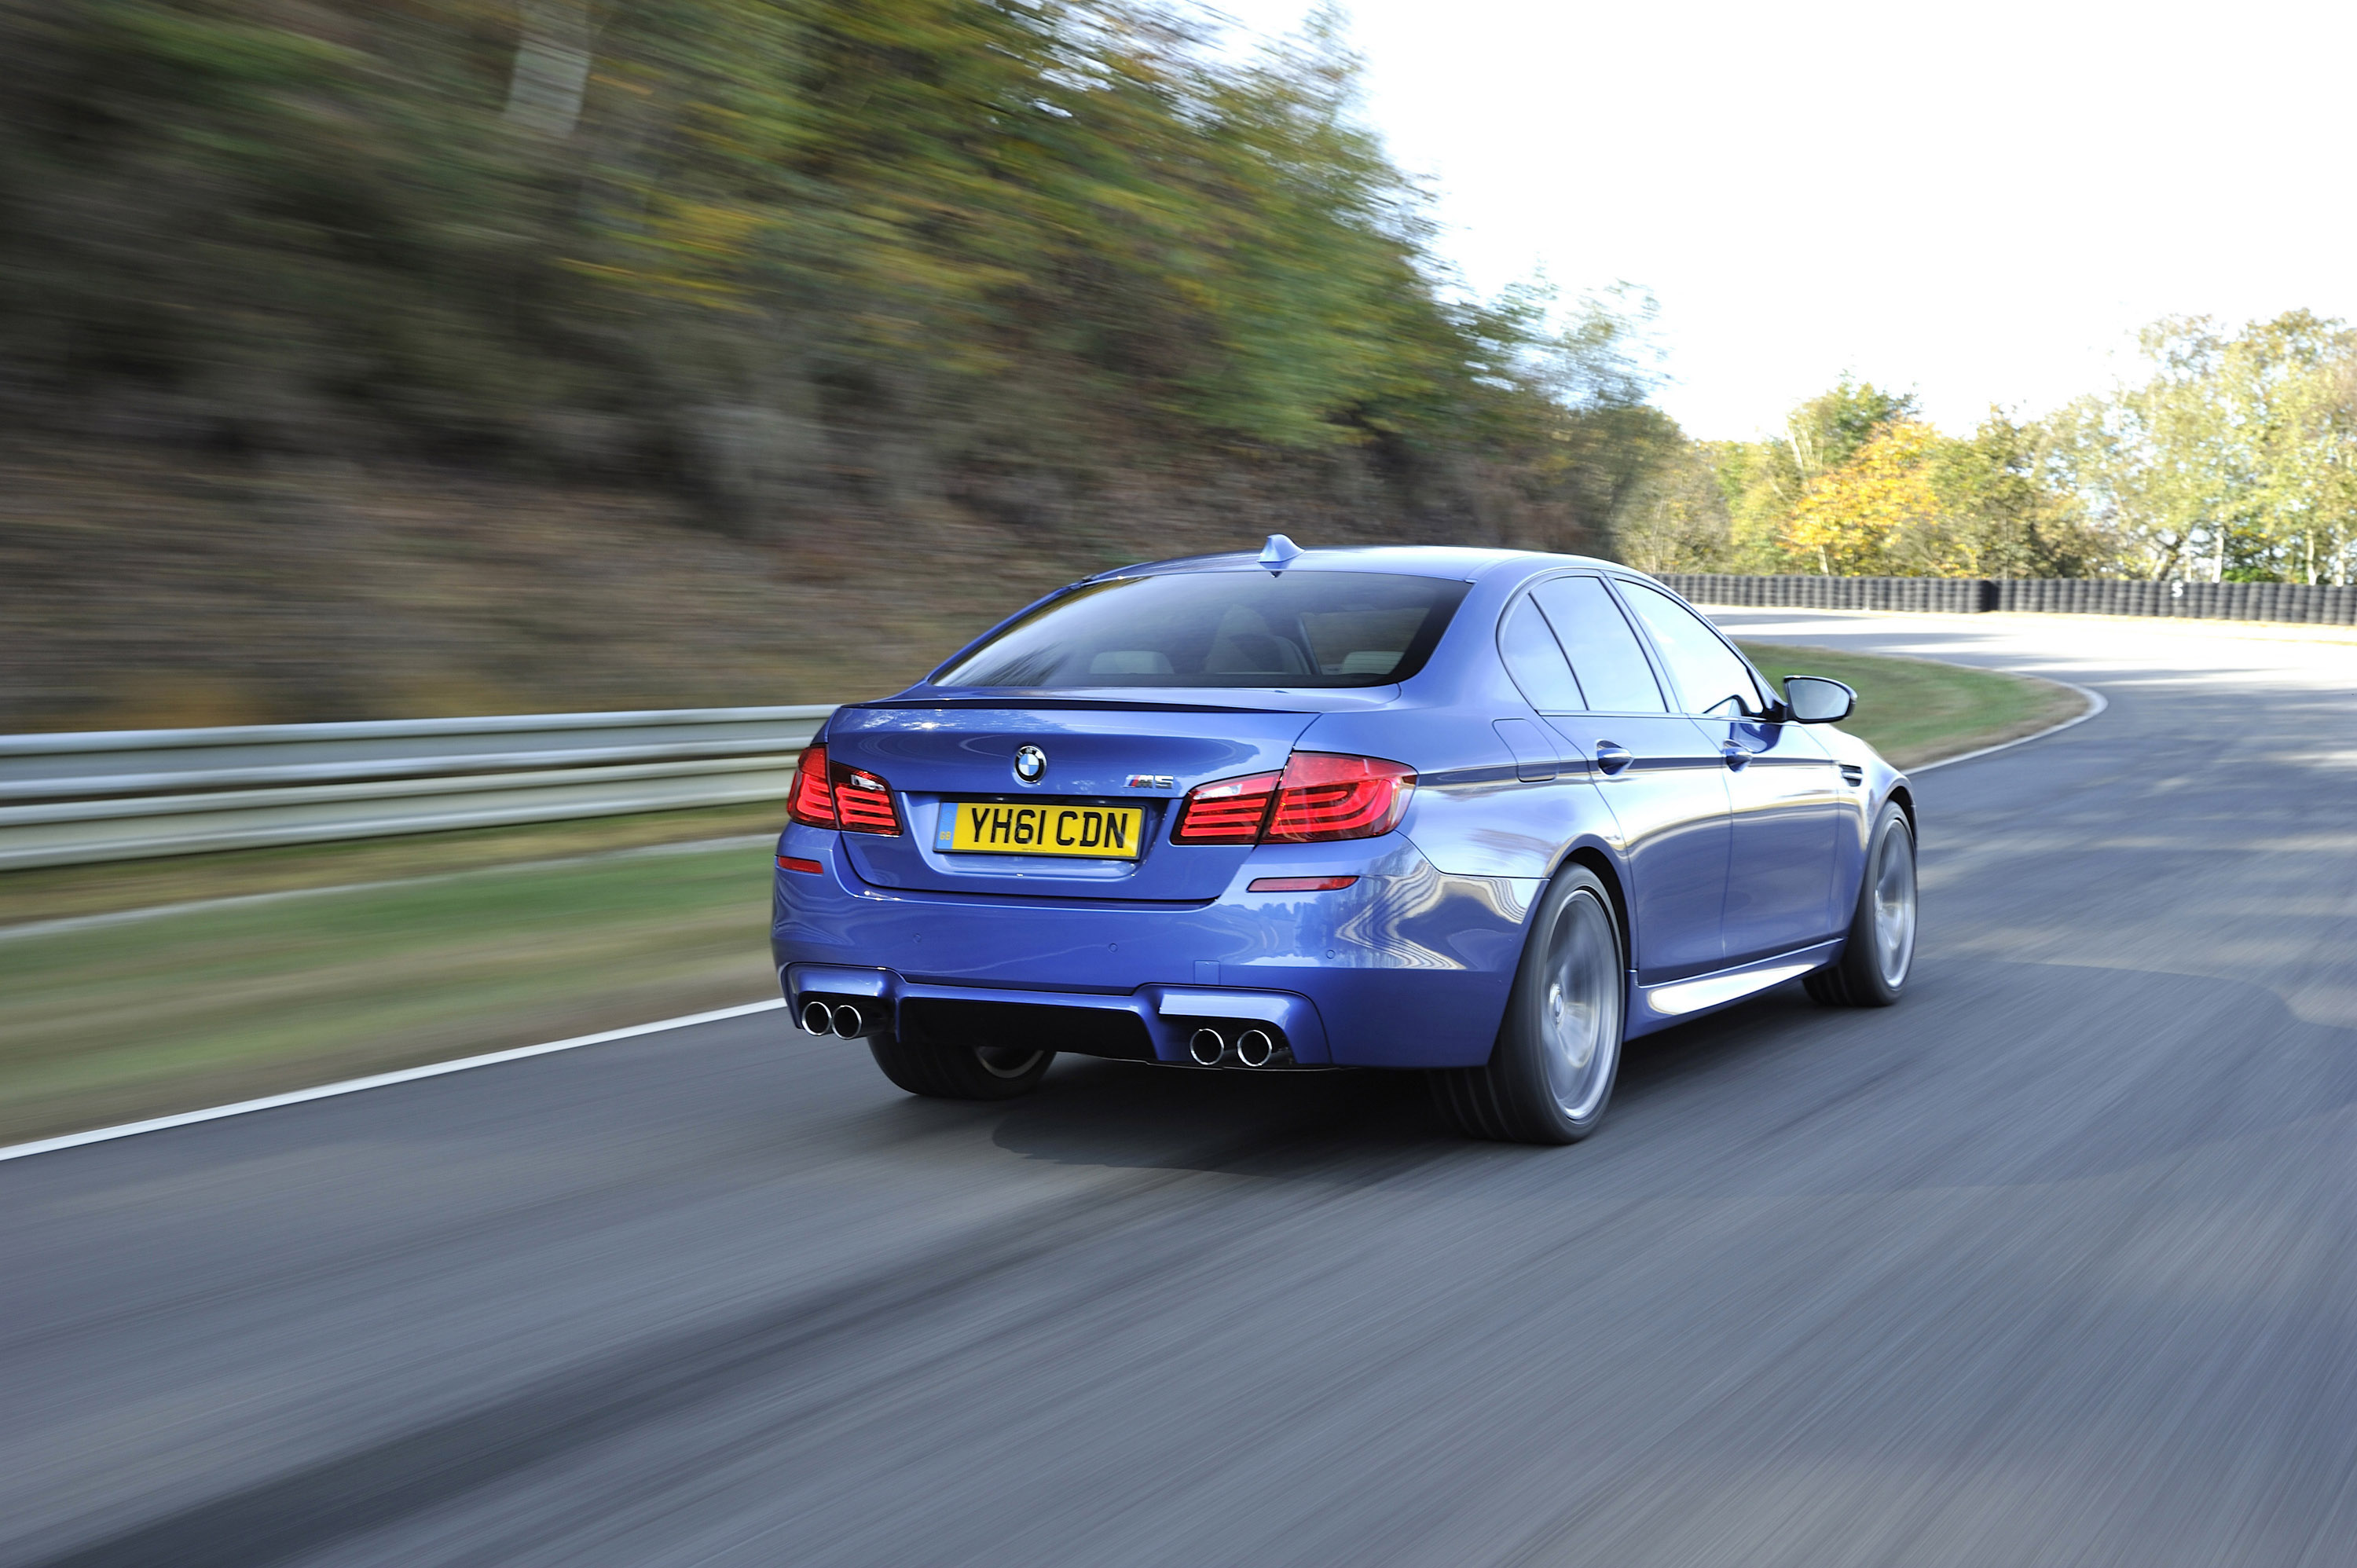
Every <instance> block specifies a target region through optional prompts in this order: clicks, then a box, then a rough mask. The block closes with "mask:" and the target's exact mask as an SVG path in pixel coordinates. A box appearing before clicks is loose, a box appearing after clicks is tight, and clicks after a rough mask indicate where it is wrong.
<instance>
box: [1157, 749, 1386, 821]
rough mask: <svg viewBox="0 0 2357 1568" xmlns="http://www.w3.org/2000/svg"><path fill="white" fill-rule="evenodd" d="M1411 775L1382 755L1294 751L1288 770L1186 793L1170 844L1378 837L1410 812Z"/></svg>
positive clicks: (1219, 783) (1260, 774)
mask: <svg viewBox="0 0 2357 1568" xmlns="http://www.w3.org/2000/svg"><path fill="white" fill-rule="evenodd" d="M1414 792H1415V769H1414V768H1409V767H1406V766H1405V765H1404V764H1402V763H1397V762H1386V761H1384V760H1383V758H1381V757H1341V756H1337V755H1335V754H1333V753H1331V752H1323V751H1297V752H1295V753H1294V754H1293V755H1292V756H1291V757H1288V758H1286V764H1285V771H1284V772H1283V773H1281V774H1278V773H1253V774H1248V775H1246V776H1244V777H1243V778H1241V779H1219V780H1217V781H1215V782H1213V783H1210V784H1200V785H1197V786H1196V787H1195V788H1194V789H1189V791H1188V792H1187V799H1186V800H1185V802H1184V803H1182V804H1181V805H1180V806H1179V821H1178V822H1177V824H1176V825H1175V826H1174V827H1173V828H1172V829H1171V831H1170V842H1171V843H1327V842H1329V841H1330V840H1334V839H1371V838H1381V837H1382V836H1383V834H1385V833H1387V832H1391V831H1392V830H1393V829H1394V828H1395V827H1397V826H1399V824H1400V819H1401V818H1402V817H1404V816H1405V815H1406V814H1407V801H1408V797H1409V796H1410V795H1411V794H1413V793H1414Z"/></svg>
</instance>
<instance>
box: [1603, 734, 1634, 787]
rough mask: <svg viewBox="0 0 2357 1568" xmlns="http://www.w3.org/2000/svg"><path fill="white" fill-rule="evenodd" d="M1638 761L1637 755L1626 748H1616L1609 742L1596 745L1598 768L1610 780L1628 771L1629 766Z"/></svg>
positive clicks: (1604, 741)
mask: <svg viewBox="0 0 2357 1568" xmlns="http://www.w3.org/2000/svg"><path fill="white" fill-rule="evenodd" d="M1636 760H1637V754H1636V753H1635V752H1633V751H1631V750H1630V749H1629V748H1628V747H1627V746H1615V745H1613V744H1612V743H1611V742H1610V741H1609V740H1599V741H1598V742H1597V743H1596V766H1597V767H1598V768H1601V769H1603V771H1604V773H1605V775H1606V777H1608V778H1609V777H1610V776H1611V775H1613V774H1616V773H1621V772H1625V771H1627V769H1628V767H1629V765H1630V764H1631V763H1632V762H1634V761H1636Z"/></svg>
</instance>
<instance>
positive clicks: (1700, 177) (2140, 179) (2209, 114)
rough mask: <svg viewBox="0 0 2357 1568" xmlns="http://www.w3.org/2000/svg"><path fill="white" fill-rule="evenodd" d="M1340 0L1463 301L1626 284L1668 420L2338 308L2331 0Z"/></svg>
mask: <svg viewBox="0 0 2357 1568" xmlns="http://www.w3.org/2000/svg"><path fill="white" fill-rule="evenodd" d="M1213 3H1214V4H1216V5H1217V6H1218V8H1219V9H1221V10H1222V11H1223V12H1225V13H1226V14H1227V15H1229V16H1232V17H1235V18H1237V19H1238V20H1239V21H1241V22H1242V23H1243V24H1244V25H1245V26H1246V27H1250V28H1252V29H1254V30H1256V31H1260V32H1265V33H1271V34H1275V33H1282V32H1285V31H1287V30H1289V29H1291V28H1294V27H1297V26H1298V24H1299V22H1300V20H1301V18H1302V16H1303V15H1304V14H1305V13H1306V12H1307V11H1308V9H1309V6H1308V5H1307V4H1305V0H1213ZM1346 8H1347V12H1348V14H1349V16H1350V17H1351V28H1350V35H1351V39H1352V42H1353V43H1354V45H1355V46H1356V47H1357V48H1358V49H1359V50H1360V52H1361V54H1363V55H1364V56H1365V58H1366V61H1367V68H1368V77H1367V81H1368V89H1369V102H1368V106H1367V109H1368V117H1369V119H1370V120H1371V121H1372V124H1374V126H1375V127H1376V129H1378V130H1379V131H1381V132H1382V133H1383V136H1384V138H1385V141H1386V142H1387V144H1388V145H1389V146H1390V149H1391V153H1392V156H1393V158H1394V161H1395V162H1397V163H1399V164H1400V165H1401V166H1403V167H1405V169H1407V170H1408V171H1409V172H1410V173H1412V174H1416V175H1420V176H1423V177H1426V179H1427V180H1429V182H1430V183H1431V185H1432V186H1433V188H1435V190H1436V191H1437V193H1438V195H1439V198H1440V201H1439V207H1438V216H1439V218H1440V219H1441V220H1442V221H1443V222H1444V223H1445V224H1446V225H1447V229H1446V231H1445V232H1444V234H1443V237H1442V241H1441V245H1442V248H1443V250H1444V251H1445V252H1447V253H1448V255H1449V256H1451V257H1452V258H1453V259H1454V260H1455V261H1456V263H1458V265H1459V266H1460V267H1461V268H1462V269H1463V271H1464V273H1465V274H1466V276H1467V278H1468V279H1469V281H1470V282H1471V283H1472V284H1473V285H1474V286H1476V287H1477V288H1479V289H1480V290H1482V291H1483V292H1485V293H1488V292H1493V291H1495V290H1496V289H1497V288H1498V287H1500V286H1501V285H1504V284H1507V283H1510V282H1512V281H1514V280H1515V279H1517V278H1523V277H1527V276H1529V275H1530V274H1532V273H1533V272H1534V270H1535V269H1537V268H1540V267H1544V269H1545V271H1546V273H1547V274H1548V276H1549V277H1550V278H1552V279H1553V280H1554V282H1555V284H1556V285H1559V286H1560V287H1561V288H1562V289H1563V290H1564V292H1565V293H1566V294H1576V293H1577V292H1578V291H1580V290H1583V289H1589V288H1595V287H1598V286H1600V285H1608V284H1610V283H1611V282H1613V281H1614V280H1615V279H1620V278H1625V279H1629V280H1631V281H1632V282H1635V283H1639V284H1641V285H1645V286H1647V287H1648V288H1650V289H1651V290H1652V292H1653V294H1654V295H1656V297H1658V298H1659V300H1660V302H1661V307H1662V314H1661V323H1660V325H1661V342H1662V344H1663V347H1664V348H1665V349H1666V351H1667V361H1666V368H1667V370H1668V371H1669V372H1670V374H1671V375H1672V376H1673V377H1674V378H1675V380H1674V383H1673V384H1672V385H1670V386H1668V387H1666V388H1664V389H1663V392H1662V393H1661V396H1660V400H1659V401H1660V402H1661V403H1662V404H1663V406H1664V407H1665V408H1667V409H1668V410H1669V411H1670V413H1673V414H1674V415H1675V416H1676V417H1677V418H1678V420H1679V421H1680V422H1681V423H1683V424H1684V425H1685V426H1686V427H1687V429H1688V430H1689V432H1691V433H1692V434H1694V435H1699V436H1706V437H1720V436H1742V435H1755V434H1757V433H1759V432H1760V431H1762V430H1765V429H1769V428H1771V427H1773V426H1775V425H1777V424H1780V423H1781V419H1782V416H1783V413H1784V412H1785V410H1786V409H1788V408H1789V407H1790V406H1791V405H1792V404H1793V403H1797V402H1799V401H1800V400H1801V399H1803V398H1804V397H1807V396H1809V395H1810V394H1812V393H1813V392H1818V391H1821V390H1823V389H1824V388H1825V387H1827V386H1829V385H1831V384H1832V383H1833V381H1834V380H1835V378H1836V377H1837V376H1839V375H1840V374H1841V373H1842V372H1843V371H1845V370H1848V371H1856V372H1857V374H1858V375H1859V376H1860V377H1862V378H1864V379H1866V380H1867V381H1874V382H1877V383H1878V384H1882V385H1889V386H1895V387H1899V388H1902V389H1903V388H1913V389H1915V390H1916V391H1917V392H1919V393H1920V395H1921V398H1922V402H1923V406H1924V408H1925V410H1926V411H1927V412H1928V413H1930V414H1931V416H1932V418H1933V419H1934V420H1935V421H1937V422H1938V423H1939V424H1942V425H1943V426H1944V427H1946V428H1948V429H1950V430H1962V429H1965V428H1968V427H1970V426H1971V425H1972V424H1974V423H1975V422H1976V421H1977V420H1978V419H1979V417H1980V416H1981V414H1982V413H1983V412H1984V411H1985V410H1986V408H1987V406H1988V405H1989V404H1990V403H2004V404H2007V405H2008V406H2011V407H2014V408H2017V409H2019V410H2024V411H2027V412H2029V413H2042V412H2044V411H2045V410H2047V409H2049V408H2050V407H2052V406H2053V405H2054V404H2056V403H2061V402H2062V401H2064V400H2066V399H2068V398H2070V397H2072V396H2073V395H2074V394H2076V393H2078V392H2083V391H2093V390H2095V389H2097V388H2099V387H2102V386H2104V385H2107V384H2109V383H2110V381H2112V380H2113V379H2114V377H2115V375H2116V374H2118V373H2122V372H2124V371H2126V370H2128V369H2130V368H2131V367H2130V366H2129V365H2128V364H2127V356H2126V352H2124V350H2125V349H2126V348H2127V347H2128V345H2129V343H2130V337H2131V334H2133V332H2134V331H2135V329H2136V328H2137V327H2139V326H2141V325H2143V324H2144V323H2146V322H2148V321H2151V320H2153V319H2155V318H2157V317H2161V316H2165V315H2173V314H2188V315H2198V314H2208V315H2214V316H2219V317H2225V318H2227V319H2229V320H2232V321H2235V322H2240V321H2243V320H2246V319H2251V318H2255V317H2269V316H2274V315H2276V314H2278V313H2280V312H2282V311H2284V310H2287V309H2291V308H2294V307H2296V306H2306V307H2308V308H2309V309H2312V310H2315V311H2317V312H2318V313H2319V314H2321V315H2326V316H2340V317H2357V188H2352V152H2357V120H2352V105H2357V5H2349V4H2347V0H2311V3H2309V4H2307V5H2287V4H2282V3H2280V0H2237V3H2234V4H2221V3H2215V0H2213V3H2212V4H2210V5H2202V6H2191V5H2167V4H2152V5H2096V4H2088V3H2086V0H2043V3H2029V4H2025V3H2023V0H1980V3H1976V4H1972V5H1962V4H1955V3H1953V0H1945V3H1921V4H1915V5H1906V4H1892V3H1890V0H1882V3H1880V4H1874V5H1863V4H1856V3H1854V0H1828V3H1824V4H1818V5H1808V6H1795V5H1762V4H1758V3H1756V0H1755V3H1753V4H1748V5H1744V4H1738V5H1725V4H1709V3H1699V0H1651V3H1647V4H1621V5H1598V4H1595V3H1593V0H1446V3H1443V0H1349V3H1348V5H1347V7H1346Z"/></svg>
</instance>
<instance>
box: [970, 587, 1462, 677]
mask: <svg viewBox="0 0 2357 1568" xmlns="http://www.w3.org/2000/svg"><path fill="white" fill-rule="evenodd" d="M1465 589H1466V585H1465V584H1463V583H1456V582H1448V581H1444V580H1443V579H1440V578H1437V577H1396V576H1389V575H1378V574H1375V573H1366V572H1289V573H1286V574H1284V575H1278V576H1272V575H1269V574H1268V573H1266V572H1187V573H1180V574H1176V575H1171V576H1167V577H1120V578H1116V579H1114V581H1112V582H1109V583H1091V584H1088V585H1085V586H1083V587H1079V588H1075V589H1073V590H1072V591H1071V593H1069V594H1066V595H1064V596H1062V597H1061V598H1059V599H1056V600H1053V601H1051V602H1050V603H1048V604H1045V605H1042V606H1040V607H1039V608H1038V609H1036V610H1033V611H1032V612H1031V613H1030V614H1028V615H1027V616H1025V617H1024V618H1022V619H1020V620H1018V621H1017V622H1015V624H1013V625H1012V626H1009V627H1008V628H1006V630H1004V631H1002V632H1000V633H999V634H998V635H997V636H996V637H994V638H992V639H990V640H989V641H988V642H986V643H985V644H983V645H982V647H980V648H979V649H977V650H974V652H972V653H970V654H968V655H966V656H965V657H964V658H963V659H962V660H958V661H957V662H956V663H955V664H952V665H951V666H950V667H949V668H947V669H945V670H943V671H942V672H941V673H940V674H938V675H936V676H934V677H933V683H934V684H935V685H939V686H1029V687H1058V686H1378V685H1382V684H1383V683H1384V682H1391V681H1404V680H1405V679H1407V677H1409V676H1410V675H1413V674H1415V672H1416V671H1418V670H1420V669H1422V668H1423V667H1424V661H1425V660H1426V659H1427V658H1429V657H1430V656H1431V653H1432V647H1433V644H1434V643H1436V642H1438V641H1439V640H1440V634H1441V632H1442V631H1444V630H1445V629H1447V628H1448V618H1449V617H1450V616H1451V615H1452V614H1454V613H1455V612H1456V609H1457V604H1458V600H1460V599H1462V598H1463V597H1464V596H1465Z"/></svg>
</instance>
